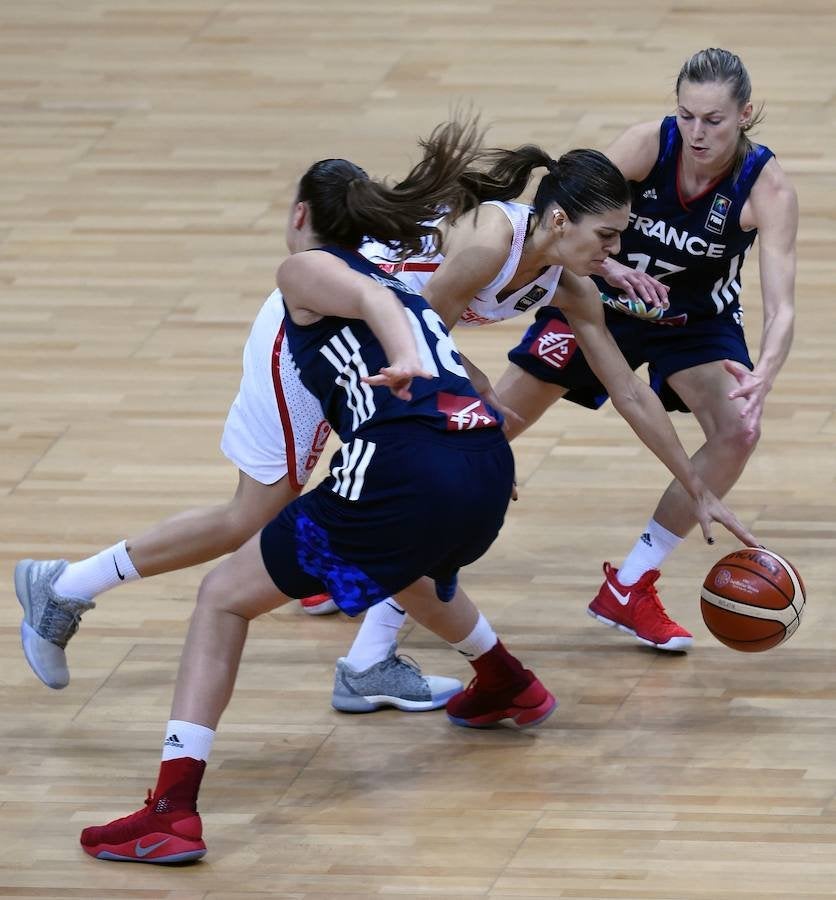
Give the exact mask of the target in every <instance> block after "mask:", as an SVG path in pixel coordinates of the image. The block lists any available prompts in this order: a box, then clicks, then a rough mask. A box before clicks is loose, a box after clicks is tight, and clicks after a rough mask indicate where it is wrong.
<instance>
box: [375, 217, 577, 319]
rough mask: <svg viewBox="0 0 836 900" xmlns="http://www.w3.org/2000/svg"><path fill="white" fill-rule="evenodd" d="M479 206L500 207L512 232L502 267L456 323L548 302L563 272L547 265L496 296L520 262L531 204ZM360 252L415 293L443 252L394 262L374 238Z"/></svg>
mask: <svg viewBox="0 0 836 900" xmlns="http://www.w3.org/2000/svg"><path fill="white" fill-rule="evenodd" d="M481 205H482V206H496V207H498V208H499V209H501V210H502V212H504V213H505V215H506V216H508V220H509V221H510V223H511V225H512V226H513V228H514V235H513V237H512V239H511V247H510V250H509V253H508V257H507V258H506V260H505V262H504V263H503V265H502V268H501V269H500V271H499V273H498V274H497V276H496V278H494V279H493V281H492V282H491V283H490V284H488V285H485V287H483V288H482V289H481V290H480V291H479V292H478V293H477V294H476V296H475V297H474V298H473V299H472V300H471V301H470V303H469V304H468V306H467V309H465V311H464V312H463V313H462V314H461V317H460V319H459V321H458V323H457V324H458V325H460V326H462V325H464V326H473V325H490V324H491V323H493V322H501V321H502V320H503V319H511V318H513V317H514V316H520V315H522V314H523V313H524V312H528V310H530V309H537V308H538V307H540V306H546V305H548V304H549V303H551V301H552V298H553V297H554V292H555V290H557V283H558V281H560V273H561V272H562V271H563V268H562V266H548V267H547V268H546V269H544V270H543V271H542V272H541V273H540V274H539V275H538V276H537V277H536V278H535V279H534V280H533V281H530V282H529V283H528V284H526V285H524V286H523V287H521V288H519V289H518V290H516V291H514V292H513V293H511V294H508V295H507V296H505V297H502V299H500V298H499V294H501V293H502V292H503V291H504V290H505V287H506V285H507V284H508V283H509V282H510V281H511V279H512V278H513V277H514V275H515V274H516V272H517V268H518V266H519V264H520V257H521V256H522V251H523V244H524V243H525V237H526V232H527V230H528V219H529V216H530V214H531V207H530V206H527V205H526V204H524V203H504V202H502V201H500V200H487V201H485V202H484V203H482V204H481ZM360 252H361V253H362V254H363V256H365V257H366V259H369V260H371V261H372V262H374V263H376V264H377V265H379V266H380V268H382V269H383V270H384V271H385V272H389V273H390V274H392V275H395V277H396V278H397V279H398V280H399V281H402V282H403V283H404V284H406V285H408V286H409V287H411V288H412V290H413V291H416V292H417V293H419V294H420V293H421V292H422V290H423V288H424V285H425V284H426V283H427V282H428V281H429V280H430V278H431V277H432V274H433V272H435V270H436V269H437V268H438V267H439V266H440V265H441V263H442V261H443V260H444V254H442V253H436V254H432V255H427V256H414V257H410V258H409V259H408V260H407V261H406V262H403V263H398V262H394V260H395V259H396V258H397V254H396V252H395V251H393V250H390V249H389V248H388V247H387V246H386V245H385V244H380V243H378V242H377V241H368V242H367V243H365V244H363V245H362V246H361V247H360Z"/></svg>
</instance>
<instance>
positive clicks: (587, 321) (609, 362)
mask: <svg viewBox="0 0 836 900" xmlns="http://www.w3.org/2000/svg"><path fill="white" fill-rule="evenodd" d="M564 278H565V281H564ZM558 291H559V293H560V302H559V306H560V308H561V309H562V311H563V312H564V314H565V315H566V318H567V320H568V321H569V324H570V325H571V327H572V330H573V332H574V335H575V339H576V340H577V342H578V346H579V347H580V348H581V350H582V351H583V353H584V356H585V357H586V359H587V362H588V363H589V365H590V368H591V369H592V370H593V372H595V374H596V376H597V377H598V379H599V380H600V381H601V383H602V384H603V385H604V387H605V388H606V389H607V392H608V393H609V395H610V398H611V400H612V402H613V406H615V408H616V409H617V410H618V412H619V413H620V415H621V416H623V417H624V419H625V420H626V421H627V423H628V424H629V425H630V427H631V428H632V429H633V431H635V433H636V434H637V435H638V437H639V438H640V439H641V441H642V442H643V443H644V444H645V445H646V446H647V447H648V448H649V449H650V450H651V451H652V452H653V453H654V454H655V455H656V456H657V457H658V458H659V460H661V462H662V463H664V465H665V466H666V467H667V468H668V469H669V470H670V471H671V473H672V474H673V475H674V477H675V478H676V479H677V480H678V481H679V482H680V484H682V486H683V487H684V488H685V490H686V491H687V492H688V494H689V495H690V496H691V498H692V500H693V501H694V511H695V514H696V516H697V518H698V520H699V522H700V526H701V527H702V531H703V535H704V536H705V538H706V539H707V540H710V539H711V532H710V523H711V521H712V520H713V521H717V522H720V523H721V524H722V525H723V526H724V527H726V528H727V529H728V530H729V531H731V533H732V534H734V535H735V537H737V538H738V540H740V541H742V542H743V543H745V544H747V545H748V546H752V544H753V543H757V542H756V541H755V538H754V536H753V535H752V534H751V533H750V532H749V531H748V530H747V529H746V528H745V527H744V526H743V525H742V524H741V523H740V521H739V520H738V519H737V517H736V516H735V515H734V514H733V513H732V512H731V510H729V509H728V508H727V507H726V506H725V505H724V504H723V503H721V502H720V501H719V500H718V499H717V498H716V497H715V496H714V495H713V494H712V493H711V491H709V490H708V488H707V487H706V485H705V483H704V482H703V481H702V479H701V478H700V477H699V475H698V474H697V472H696V470H695V469H694V466H693V464H692V463H691V460H690V459H689V457H688V454H687V453H686V451H685V448H684V447H683V446H682V444H681V443H680V441H679V438H678V437H677V434H676V431H675V430H674V428H673V425H672V424H671V421H670V418H669V417H668V415H667V413H666V412H665V410H664V407H663V406H662V404H661V402H660V400H659V398H658V397H657V396H656V394H655V393H654V392H653V391H652V390H651V388H650V387H649V386H648V385H647V384H645V383H644V382H643V381H642V380H641V379H640V378H638V376H636V374H635V373H634V372H633V371H632V370H631V369H630V366H629V365H628V364H627V361H626V360H625V359H624V356H623V354H622V353H621V351H620V350H619V348H618V345H617V344H616V343H615V341H614V340H613V338H612V335H611V334H610V333H609V331H608V330H607V327H606V325H605V324H604V313H603V308H602V306H601V303H600V299H599V295H598V290H597V288H596V287H595V285H594V283H593V282H592V281H591V280H590V279H589V278H579V277H578V276H576V275H572V273H569V272H564V273H563V276H562V277H561V285H560V288H558Z"/></svg>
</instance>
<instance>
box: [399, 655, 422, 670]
mask: <svg viewBox="0 0 836 900" xmlns="http://www.w3.org/2000/svg"><path fill="white" fill-rule="evenodd" d="M392 659H393V662H395V663H399V662H402V663H406V665H408V666H409V668H410V669H414V670H415V671H416V672H417V673H418V675H420V674H421V667H420V666H419V665H418V663H417V662H415V660H414V659H413V658H412V657H411V656H407V655H406V653H397V654H395V656H394V657H393V658H392Z"/></svg>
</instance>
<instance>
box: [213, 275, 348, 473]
mask: <svg viewBox="0 0 836 900" xmlns="http://www.w3.org/2000/svg"><path fill="white" fill-rule="evenodd" d="M284 318H285V309H284V302H283V300H282V295H281V294H280V293H279V291H278V290H275V291H273V293H272V294H270V296H269V297H268V298H267V300H266V301H265V302H264V305H263V306H262V307H261V310H260V311H259V313H258V315H257V316H256V319H255V322H253V327H252V330H251V331H250V336H249V337H248V338H247V343H246V345H245V346H244V373H243V375H242V377H241V386H240V388H239V390H238V396H237V397H236V398H235V400H234V401H233V403H232V406H231V407H230V410H229V414H228V416H227V419H226V424H225V425H224V432H223V437H222V438H221V450H222V451H223V452H224V454H225V455H226V456H227V457H228V458H229V459H230V460H231V461H232V462H233V463H234V464H235V465H236V466H237V467H238V468H239V469H241V471H242V472H246V473H247V475H249V476H250V477H251V478H254V479H255V480H256V481H258V482H260V483H261V484H275V483H276V482H277V481H279V480H280V479H281V478H283V477H284V476H285V475H287V476H288V478H289V480H290V484H291V485H292V486H293V487H294V488H295V489H296V490H301V489H302V487H303V486H304V484H305V482H306V481H307V480H308V478H310V475H311V472H312V471H313V469H314V466H315V465H316V463H317V461H318V460H319V457H320V456H321V455H322V451H323V450H324V449H325V442H326V441H327V439H328V435H329V434H330V433H331V427H330V426H329V425H328V423H327V422H326V421H325V417H324V416H323V414H322V407H321V406H320V404H319V401H318V400H317V399H316V398H315V397H314V396H313V394H312V393H311V392H310V391H309V390H308V389H307V388H306V387H305V386H304V385H303V384H302V381H301V380H300V378H299V370H298V369H297V368H296V364H295V363H294V361H293V358H292V357H291V355H290V351H289V349H288V346H287V341H286V340H285V326H284Z"/></svg>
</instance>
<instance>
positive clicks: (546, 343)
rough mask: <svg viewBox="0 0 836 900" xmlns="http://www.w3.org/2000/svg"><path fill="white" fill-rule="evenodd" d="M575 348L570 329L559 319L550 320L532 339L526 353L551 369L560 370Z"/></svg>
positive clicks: (575, 343)
mask: <svg viewBox="0 0 836 900" xmlns="http://www.w3.org/2000/svg"><path fill="white" fill-rule="evenodd" d="M577 346H578V343H577V341H576V340H575V335H574V334H573V332H572V329H571V328H570V327H569V326H568V325H567V324H566V323H565V322H561V321H560V319H552V320H551V321H549V322H548V323H547V324H546V325H545V327H544V328H543V330H542V331H541V332H540V334H538V335H537V337H536V338H535V339H534V341H533V342H532V344H531V347H530V349H529V351H528V352H529V353H530V354H531V355H532V356H536V357H537V359H540V360H542V361H543V362H544V363H547V364H548V365H550V366H552V367H553V368H555V369H562V368H563V367H564V366H565V365H566V363H567V362H569V360H570V359H571V358H572V356H573V354H574V352H575V350H576V349H577Z"/></svg>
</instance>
